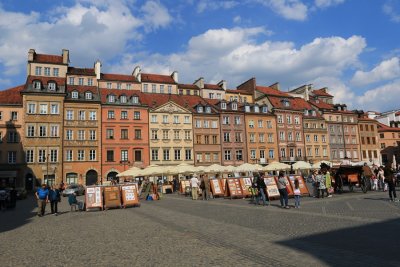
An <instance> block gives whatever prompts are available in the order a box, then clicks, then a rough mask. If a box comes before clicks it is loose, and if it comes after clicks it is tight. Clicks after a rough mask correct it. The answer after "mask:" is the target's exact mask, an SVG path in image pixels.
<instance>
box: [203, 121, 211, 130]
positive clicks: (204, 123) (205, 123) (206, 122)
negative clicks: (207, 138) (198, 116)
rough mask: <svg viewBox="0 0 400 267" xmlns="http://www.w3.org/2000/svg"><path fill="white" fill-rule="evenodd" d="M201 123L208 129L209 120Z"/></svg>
mask: <svg viewBox="0 0 400 267" xmlns="http://www.w3.org/2000/svg"><path fill="white" fill-rule="evenodd" d="M203 125H204V128H206V129H208V128H210V122H209V121H206V120H205V121H203Z"/></svg>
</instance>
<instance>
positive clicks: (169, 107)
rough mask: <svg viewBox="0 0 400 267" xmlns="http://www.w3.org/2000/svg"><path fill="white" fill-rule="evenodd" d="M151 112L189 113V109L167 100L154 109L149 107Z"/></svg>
mask: <svg viewBox="0 0 400 267" xmlns="http://www.w3.org/2000/svg"><path fill="white" fill-rule="evenodd" d="M151 112H157V113H171V114H172V113H174V114H177V113H191V112H190V111H189V110H187V109H185V108H183V107H181V106H179V105H178V104H176V103H174V102H172V101H169V102H167V103H165V104H163V105H161V106H159V107H156V108H154V109H151Z"/></svg>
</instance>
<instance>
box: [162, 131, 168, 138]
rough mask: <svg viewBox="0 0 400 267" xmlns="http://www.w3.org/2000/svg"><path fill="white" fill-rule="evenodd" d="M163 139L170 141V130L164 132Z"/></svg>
mask: <svg viewBox="0 0 400 267" xmlns="http://www.w3.org/2000/svg"><path fill="white" fill-rule="evenodd" d="M163 139H164V140H167V139H169V130H163Z"/></svg>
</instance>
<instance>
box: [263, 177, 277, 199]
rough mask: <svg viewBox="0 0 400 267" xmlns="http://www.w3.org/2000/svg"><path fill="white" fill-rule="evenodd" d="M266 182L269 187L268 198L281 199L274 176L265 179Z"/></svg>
mask: <svg viewBox="0 0 400 267" xmlns="http://www.w3.org/2000/svg"><path fill="white" fill-rule="evenodd" d="M264 182H265V185H266V186H267V197H268V198H269V199H272V198H278V197H280V194H279V190H278V186H277V185H276V181H275V178H274V177H273V176H268V177H264Z"/></svg>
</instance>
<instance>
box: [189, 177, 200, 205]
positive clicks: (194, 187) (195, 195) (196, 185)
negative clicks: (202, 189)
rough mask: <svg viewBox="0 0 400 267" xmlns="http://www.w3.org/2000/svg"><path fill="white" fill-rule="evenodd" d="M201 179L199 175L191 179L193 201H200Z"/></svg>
mask: <svg viewBox="0 0 400 267" xmlns="http://www.w3.org/2000/svg"><path fill="white" fill-rule="evenodd" d="M199 185H200V182H199V179H197V175H196V174H193V176H192V178H191V179H190V187H191V188H192V199H193V200H197V199H198V191H199Z"/></svg>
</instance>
